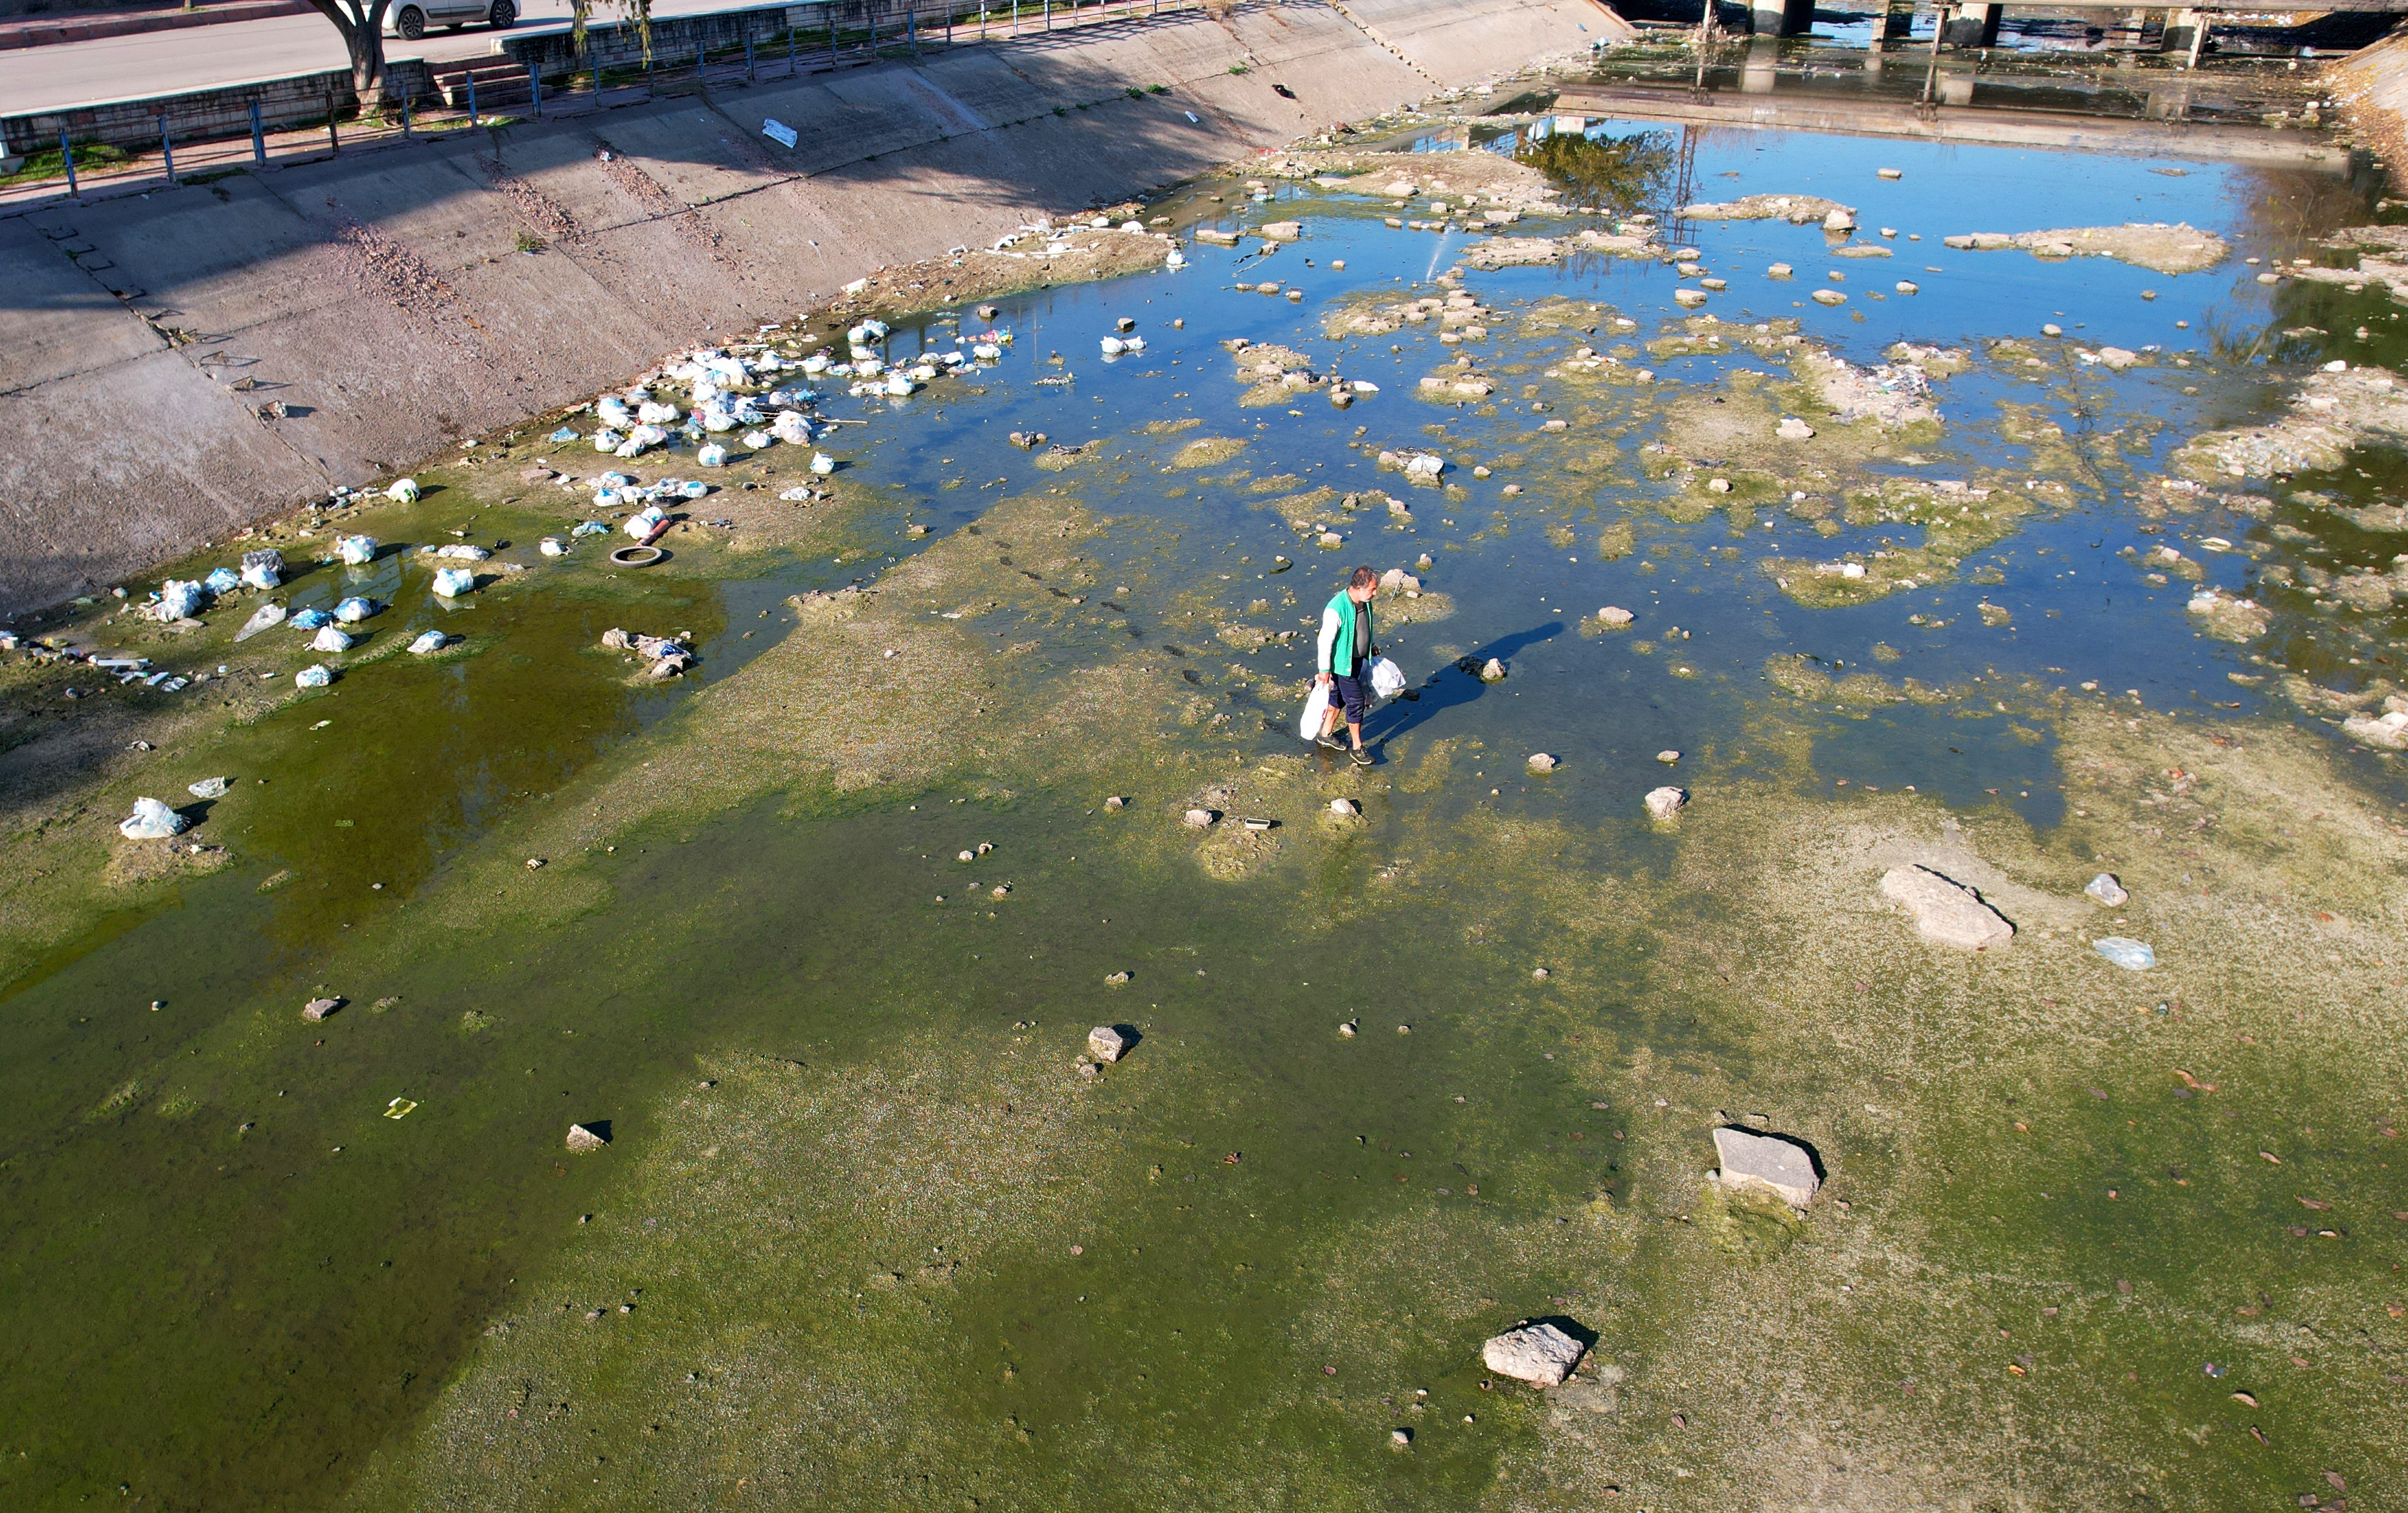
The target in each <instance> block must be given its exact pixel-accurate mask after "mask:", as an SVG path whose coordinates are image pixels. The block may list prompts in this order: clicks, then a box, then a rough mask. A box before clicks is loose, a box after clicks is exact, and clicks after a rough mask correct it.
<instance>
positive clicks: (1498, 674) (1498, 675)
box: [1480, 657, 1505, 683]
mask: <svg viewBox="0 0 2408 1513" xmlns="http://www.w3.org/2000/svg"><path fill="white" fill-rule="evenodd" d="M1480 680H1481V681H1482V682H1484V683H1501V682H1503V681H1505V664H1503V663H1502V662H1499V661H1498V660H1497V659H1496V658H1495V657H1491V658H1489V659H1488V660H1487V661H1486V662H1484V663H1482V664H1480Z"/></svg>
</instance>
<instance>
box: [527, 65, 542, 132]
mask: <svg viewBox="0 0 2408 1513" xmlns="http://www.w3.org/2000/svg"><path fill="white" fill-rule="evenodd" d="M527 99H528V100H529V101H531V102H532V103H533V104H534V106H535V118H536V119H537V120H538V121H541V120H542V119H543V70H542V69H541V68H539V67H538V66H537V65H536V64H527Z"/></svg>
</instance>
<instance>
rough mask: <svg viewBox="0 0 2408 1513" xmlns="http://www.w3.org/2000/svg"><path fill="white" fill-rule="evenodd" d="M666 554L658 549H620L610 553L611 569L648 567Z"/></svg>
mask: <svg viewBox="0 0 2408 1513" xmlns="http://www.w3.org/2000/svg"><path fill="white" fill-rule="evenodd" d="M667 555H668V553H667V552H666V551H663V550H661V549H660V548H658V547H621V548H620V549H619V550H616V551H614V552H612V553H610V565H611V566H613V567H650V566H651V565H652V564H654V563H656V562H659V561H660V560H661V559H662V558H663V557H666V556H667Z"/></svg>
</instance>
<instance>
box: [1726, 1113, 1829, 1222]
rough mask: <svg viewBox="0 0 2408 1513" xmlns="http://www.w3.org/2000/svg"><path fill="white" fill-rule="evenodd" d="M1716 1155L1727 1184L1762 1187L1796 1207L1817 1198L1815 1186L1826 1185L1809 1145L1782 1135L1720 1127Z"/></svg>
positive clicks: (1803, 1205) (1729, 1185)
mask: <svg viewBox="0 0 2408 1513" xmlns="http://www.w3.org/2000/svg"><path fill="white" fill-rule="evenodd" d="M1714 1159H1715V1160H1716V1161H1718V1162H1720V1163H1722V1169H1723V1173H1722V1176H1723V1186H1725V1187H1727V1188H1728V1187H1742V1188H1748V1187H1754V1188H1762V1189H1764V1190H1765V1191H1766V1192H1770V1193H1771V1194H1772V1195H1773V1196H1775V1197H1777V1198H1779V1199H1780V1200H1781V1201H1782V1202H1784V1203H1785V1204H1787V1205H1789V1206H1791V1207H1792V1208H1803V1207H1805V1206H1807V1205H1808V1204H1810V1203H1812V1202H1813V1201H1814V1192H1815V1190H1816V1189H1818V1188H1820V1187H1821V1186H1822V1185H1823V1179H1822V1178H1819V1177H1816V1176H1815V1175H1814V1158H1813V1157H1812V1156H1810V1155H1808V1154H1807V1153H1806V1148H1805V1147H1804V1146H1801V1145H1799V1143H1798V1142H1797V1141H1795V1140H1789V1139H1785V1138H1783V1137H1782V1136H1780V1135H1758V1134H1756V1132H1754V1131H1753V1130H1734V1129H1729V1128H1723V1129H1718V1130H1716V1131H1714Z"/></svg>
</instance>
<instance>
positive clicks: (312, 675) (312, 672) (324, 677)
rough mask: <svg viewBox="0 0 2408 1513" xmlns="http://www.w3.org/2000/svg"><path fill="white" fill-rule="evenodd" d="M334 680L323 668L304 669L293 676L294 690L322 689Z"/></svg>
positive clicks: (331, 674) (333, 676)
mask: <svg viewBox="0 0 2408 1513" xmlns="http://www.w3.org/2000/svg"><path fill="white" fill-rule="evenodd" d="M334 680H335V675H334V674H333V673H330V672H328V671H327V670H326V669H325V668H323V667H304V668H302V669H301V670H300V671H299V672H297V673H294V675H293V686H294V688H324V687H325V686H326V685H327V684H329V683H331V682H333V681H334Z"/></svg>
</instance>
